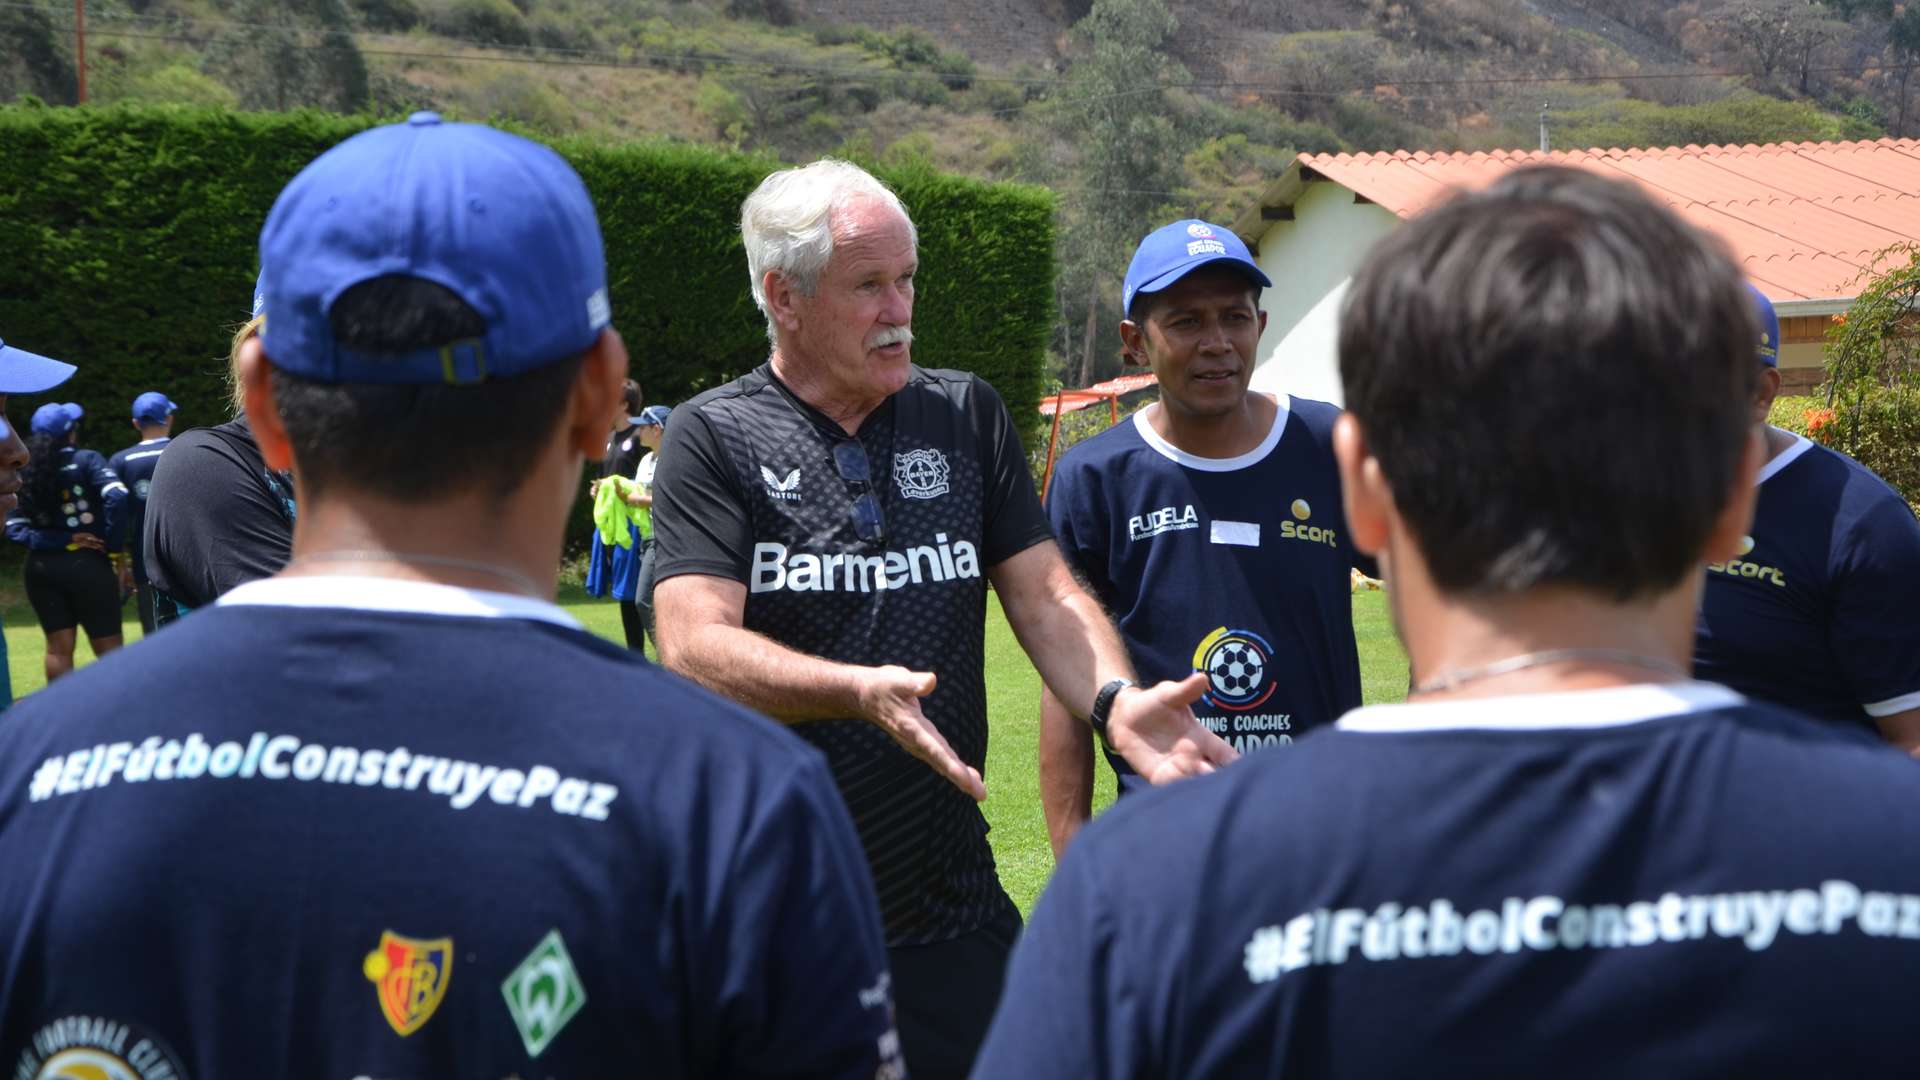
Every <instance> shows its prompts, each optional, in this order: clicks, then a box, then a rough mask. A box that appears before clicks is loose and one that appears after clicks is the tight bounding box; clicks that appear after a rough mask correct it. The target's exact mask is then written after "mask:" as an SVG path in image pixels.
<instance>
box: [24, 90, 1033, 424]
mask: <svg viewBox="0 0 1920 1080" xmlns="http://www.w3.org/2000/svg"><path fill="white" fill-rule="evenodd" d="M370 123H373V121H371V120H367V119H358V118H345V117H340V116H335V115H331V114H323V113H233V112H221V111H213V110H204V109H191V108H184V107H170V106H145V107H134V106H118V107H114V108H108V109H94V108H77V109H75V108H48V107H44V106H33V105H26V106H6V107H0V338H3V339H5V340H6V341H8V342H10V343H13V344H17V345H20V346H22V347H24V348H28V349H32V350H34V351H36V352H42V353H46V354H48V355H51V356H56V357H59V358H61V359H65V360H69V361H72V362H74V363H77V364H79V365H80V368H81V371H80V374H79V375H77V376H76V377H75V378H74V380H73V381H72V382H70V383H68V384H67V385H66V386H64V387H62V388H61V389H60V390H59V391H57V392H56V393H55V394H53V395H49V396H48V397H49V399H58V400H63V401H64V400H73V401H78V402H80V403H81V404H82V405H83V406H84V407H85V408H86V409H87V413H88V417H89V420H90V423H89V425H88V427H87V431H86V433H84V434H83V436H82V437H83V439H84V440H85V441H86V442H87V443H88V444H90V445H93V446H95V447H96V448H98V449H100V450H101V451H103V452H111V451H112V450H114V449H116V448H118V446H120V445H122V444H123V443H124V442H129V441H131V440H132V435H133V433H132V429H131V428H128V427H126V426H125V424H124V421H123V418H124V417H125V416H126V415H127V411H128V407H129V404H130V402H131V401H132V400H133V397H134V395H136V394H138V393H140V392H141V391H144V390H151V389H161V390H164V391H166V392H167V393H168V394H169V395H170V396H172V398H173V399H174V400H175V401H176V402H179V403H180V405H181V423H180V426H197V425H201V424H208V423H215V422H218V421H220V420H223V419H225V418H226V415H227V410H226V406H225V404H224V400H225V387H224V373H225V368H226V359H225V357H226V349H227V342H228V340H229V339H230V337H231V334H232V332H233V330H234V328H235V327H236V326H237V325H238V324H239V323H240V322H242V321H244V320H245V318H246V316H247V309H248V304H249V302H250V301H251V299H252V295H253V280H254V273H255V270H256V268H257V265H258V256H257V247H256V245H257V241H258V237H259V233H260V227H261V225H262V223H264V222H265V220H266V215H267V210H268V208H269V207H271V206H272V204H273V199H274V196H275V195H277V194H278V193H279V191H280V189H281V187H282V186H283V185H285V183H286V182H287V181H288V180H289V179H291V178H292V177H293V175H294V174H295V173H296V172H298V171H299V170H300V168H301V167H302V166H304V165H305V164H306V163H307V162H308V161H310V160H311V159H312V158H313V157H314V156H315V155H317V154H318V153H320V152H321V151H322V150H325V149H326V148H327V147H329V146H331V145H333V144H334V143H336V142H338V141H340V140H341V139H344V138H346V137H347V136H349V135H352V134H353V133H355V132H357V131H359V130H361V129H362V128H365V127H366V126H368V125H369V124H370ZM554 145H555V147H556V148H557V149H558V150H560V152H561V153H563V154H565V155H566V157H567V158H568V159H569V160H570V161H571V162H572V163H573V165H574V167H575V168H576V169H578V170H579V172H580V175H581V176H582V177H583V178H584V179H585V180H586V183H587V187H588V189H589V190H590V191H591V192H592V193H593V197H594V203H595V205H596V206H597V207H598V208H599V212H600V223H601V228H602V231H603V232H604V233H605V236H606V241H607V263H608V267H607V268H608V276H609V284H610V291H611V293H612V300H613V316H614V325H615V327H616V328H618V329H619V331H620V333H621V334H622V336H623V337H624V338H625V339H626V342H627V347H628V350H629V351H630V352H631V353H632V355H633V366H634V371H635V374H636V377H638V378H639V379H641V381H642V382H643V383H644V385H645V386H646V391H647V397H648V400H649V401H653V402H677V401H680V400H683V399H685V398H686V397H689V396H691V395H692V394H694V393H696V392H697V391H699V390H701V389H704V388H706V387H710V386H715V385H718V384H720V383H723V382H726V381H727V380H729V379H731V378H733V377H735V376H736V375H739V374H741V373H743V372H745V371H747V370H749V369H751V368H752V367H753V366H754V365H756V364H758V363H760V362H761V361H762V360H763V359H765V357H766V351H767V343H766V337H765V322H764V321H763V320H762V318H761V316H760V314H759V312H758V311H757V310H756V309H755V308H754V306H753V298H752V296H751V295H750V293H749V292H748V288H747V274H746V256H745V254H744V252H743V251H742V249H741V245H740V238H739V231H738V230H739V208H740V202H741V200H742V199H744V198H745V197H746V195H747V194H748V192H750V191H751V190H752V189H753V187H754V185H755V184H757V183H758V182H759V181H760V179H761V177H763V176H764V175H766V173H767V172H769V171H771V170H772V169H774V168H777V167H779V163H778V162H775V161H773V160H771V159H768V158H764V157H753V156H746V155H740V154H727V153H722V152H719V151H713V150H707V149H703V148H698V147H690V146H684V145H672V144H638V143H635V144H620V145H606V144H596V143H591V142H586V141H580V140H563V141H560V142H556V143H555V144H554ZM882 177H883V179H885V180H887V181H888V182H889V183H890V184H892V185H893V186H894V188H895V189H896V190H897V191H898V192H899V193H900V196H901V198H902V199H903V200H905V202H906V204H907V207H908V209H909V210H910V211H912V213H913V217H914V221H915V224H916V225H917V226H918V227H919V230H920V246H921V262H922V265H923V267H924V269H923V271H922V273H921V275H920V277H919V283H920V290H919V299H918V302H917V303H916V306H915V318H914V332H915V342H914V359H915V361H916V362H917V363H920V364H922V365H923V366H927V367H955V368H962V369H965V370H969V371H973V372H976V373H978V374H979V375H980V376H982V377H983V378H985V379H987V380H988V381H989V382H991V383H992V384H993V385H994V387H995V388H996V389H997V390H999V392H1000V394H1001V395H1002V396H1003V397H1004V398H1005V399H1006V401H1007V405H1008V407H1009V408H1010V409H1012V410H1013V414H1014V417H1015V419H1016V421H1017V422H1018V423H1019V424H1020V425H1021V427H1022V429H1023V431H1025V432H1027V433H1028V434H1031V433H1032V432H1033V431H1034V430H1035V429H1036V428H1037V426H1038V423H1037V422H1038V414H1037V412H1036V409H1035V407H1036V405H1037V404H1038V402H1039V399H1040V392H1041V382H1042V377H1043V375H1042V368H1043V365H1044V348H1045V342H1046V334H1047V327H1048V323H1049V305H1050V303H1051V296H1052V279H1053V206H1052V201H1051V197H1050V196H1049V195H1047V194H1046V193H1045V192H1043V191H1040V190H1038V189H1034V188H1027V187H1015V186H1009V185H991V184H986V183H982V182H979V181H974V180H968V179H964V178H959V177H952V176H944V175H940V174H937V173H934V172H931V171H928V170H924V169H909V170H904V171H898V170H896V171H892V172H887V171H884V170H883V172H882ZM36 404H38V402H37V401H22V402H20V403H18V404H16V405H15V406H14V407H13V409H12V411H13V412H14V414H15V417H16V419H24V417H25V415H26V413H27V412H30V411H31V409H32V407H33V406H34V405H36Z"/></svg>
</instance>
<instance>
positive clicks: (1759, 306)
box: [1747, 282, 1780, 367]
mask: <svg viewBox="0 0 1920 1080" xmlns="http://www.w3.org/2000/svg"><path fill="white" fill-rule="evenodd" d="M1747 291H1748V292H1750V293H1752V294H1753V308H1754V311H1755V312H1756V313H1757V314H1758V315H1759V316H1760V362H1761V363H1763V364H1765V365H1767V366H1768V367H1778V366H1780V316H1779V315H1777V314H1775V313H1774V310H1773V301H1771V300H1769V299H1767V294H1766V293H1763V292H1761V291H1760V290H1759V289H1757V288H1755V287H1754V285H1753V283H1752V282H1748V283H1747Z"/></svg>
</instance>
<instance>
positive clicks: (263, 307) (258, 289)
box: [253, 270, 267, 319]
mask: <svg viewBox="0 0 1920 1080" xmlns="http://www.w3.org/2000/svg"><path fill="white" fill-rule="evenodd" d="M266 313H267V272H266V271H265V270H262V271H260V276H259V277H257V278H254V279H253V317H254V318H256V319H257V318H259V317H260V316H262V315H265V314H266Z"/></svg>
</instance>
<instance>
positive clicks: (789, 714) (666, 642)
mask: <svg viewBox="0 0 1920 1080" xmlns="http://www.w3.org/2000/svg"><path fill="white" fill-rule="evenodd" d="M661 662H662V663H664V664H665V665H666V666H667V667H668V668H670V669H671V670H673V671H676V672H678V673H680V674H681V675H684V676H686V677H687V678H689V679H692V680H693V681H695V682H697V683H699V684H700V685H702V686H705V687H706V688H707V689H709V690H712V691H714V692H715V693H717V694H721V695H723V696H725V697H729V698H732V699H733V700H735V701H738V702H740V703H741V704H743V705H745V706H747V707H748V708H751V709H754V710H757V711H759V712H763V713H765V714H767V715H768V716H771V717H773V718H774V719H776V720H780V721H783V722H786V723H795V722H798V721H804V720H822V719H832V718H839V717H857V716H861V715H863V707H862V703H861V701H860V692H859V682H858V680H857V678H856V673H857V670H858V669H856V668H854V666H853V665H851V664H842V663H837V662H835V661H832V660H823V659H821V658H820V657H817V656H811V655H809V654H807V653H803V652H799V651H797V650H795V649H790V648H788V647H786V646H785V645H782V644H780V643H779V642H777V641H775V640H773V639H772V638H769V637H767V636H765V635H764V634H757V633H754V632H753V631H751V630H747V629H744V628H742V627H737V626H725V625H719V624H711V623H710V624H707V625H705V626H697V627H692V628H689V629H686V630H683V631H680V632H678V633H672V634H669V635H666V636H665V637H663V639H662V641H661Z"/></svg>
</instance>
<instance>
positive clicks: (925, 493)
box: [893, 450, 949, 499]
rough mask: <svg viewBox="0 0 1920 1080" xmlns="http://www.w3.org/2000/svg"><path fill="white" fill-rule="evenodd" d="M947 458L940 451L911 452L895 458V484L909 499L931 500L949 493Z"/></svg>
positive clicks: (897, 455)
mask: <svg viewBox="0 0 1920 1080" xmlns="http://www.w3.org/2000/svg"><path fill="white" fill-rule="evenodd" d="M948 475H949V470H948V468H947V456H946V455H945V454H942V453H941V452H940V451H938V450H909V451H907V452H906V453H904V454H896V455H894V458H893V482H894V483H896V484H898V485H900V494H902V495H905V496H906V497H907V498H909V499H931V498H933V497H935V496H936V495H945V494H946V493H947V477H948Z"/></svg>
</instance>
